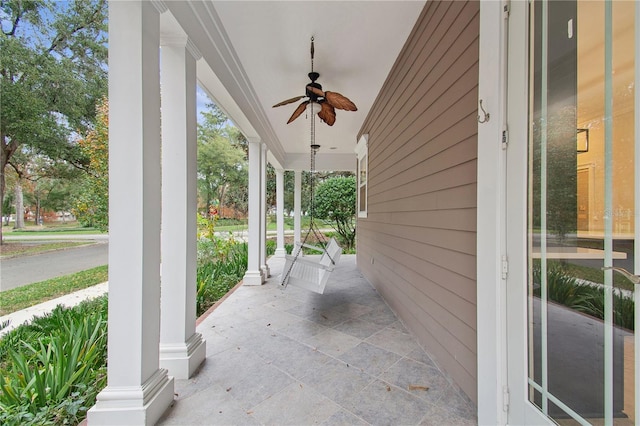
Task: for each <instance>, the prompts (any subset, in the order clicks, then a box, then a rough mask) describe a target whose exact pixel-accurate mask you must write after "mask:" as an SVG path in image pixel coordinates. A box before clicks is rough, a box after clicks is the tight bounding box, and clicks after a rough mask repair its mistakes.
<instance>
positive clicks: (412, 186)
mask: <svg viewBox="0 0 640 426" xmlns="http://www.w3.org/2000/svg"><path fill="white" fill-rule="evenodd" d="M477 170H478V164H477V160H471V161H467V162H466V163H462V164H458V165H456V166H453V167H451V168H449V169H446V170H441V171H438V172H436V173H434V174H430V175H427V176H424V177H421V178H417V176H416V175H415V173H417V174H418V175H419V174H420V171H419V170H411V171H407V172H406V174H402V175H400V176H398V177H397V179H398V180H399V181H400V182H402V183H401V184H399V185H395V184H393V182H390V183H387V182H385V185H384V186H382V185H380V186H381V188H379V187H372V188H370V189H369V198H368V209H369V212H371V213H376V212H377V209H376V203H377V202H379V201H380V200H381V197H389V198H391V199H397V198H400V197H409V196H412V195H415V193H416V191H420V192H434V191H444V190H447V189H451V188H456V187H459V186H463V185H470V184H475V183H476V182H477ZM392 197H393V198H392ZM473 203H474V205H475V204H476V202H475V198H474V199H473Z"/></svg>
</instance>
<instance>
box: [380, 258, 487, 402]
mask: <svg viewBox="0 0 640 426" xmlns="http://www.w3.org/2000/svg"><path fill="white" fill-rule="evenodd" d="M376 272H377V273H378V274H380V276H381V278H382V279H384V280H388V279H389V278H390V277H392V276H393V272H392V271H389V270H387V269H378V270H377V271H376ZM394 279H397V278H394ZM401 288H402V291H398V289H397V288H396V287H395V286H393V287H383V288H381V289H380V290H379V291H380V294H381V295H382V296H383V297H384V298H385V300H387V301H388V303H389V305H390V306H391V308H392V309H393V310H394V312H398V311H400V310H406V311H407V312H409V314H408V315H406V316H405V318H406V319H405V324H406V325H407V326H409V327H410V328H411V329H413V328H416V329H418V330H420V334H427V335H428V336H429V340H428V341H430V342H439V343H440V345H441V349H440V350H436V351H434V349H437V345H436V344H432V345H431V346H428V350H429V352H430V353H433V352H435V354H436V358H437V361H438V364H439V365H440V366H441V367H443V368H444V369H445V371H447V372H448V373H449V374H451V375H452V377H453V378H454V380H455V381H456V383H457V384H458V385H459V386H460V387H461V388H462V389H463V390H464V391H465V392H466V393H467V394H468V395H470V396H472V395H474V394H475V386H476V385H475V377H476V374H477V373H476V356H477V354H476V353H475V352H473V351H471V350H470V349H469V348H468V347H467V346H465V345H464V344H463V343H462V342H461V341H460V340H458V339H457V338H456V336H455V335H454V334H453V333H452V332H451V329H449V328H447V326H446V325H444V324H441V323H440V322H438V320H439V318H436V317H435V316H432V315H430V314H429V313H428V311H422V312H423V313H422V315H416V314H415V313H416V312H418V309H420V307H421V305H423V304H424V301H422V300H419V301H416V299H415V298H414V297H412V296H411V293H409V294H408V293H406V292H405V291H404V290H405V289H407V288H410V287H406V286H402V287H401ZM411 308H413V309H411ZM424 312H427V313H424ZM443 342H445V343H446V344H442V343H443ZM452 372H455V374H452Z"/></svg>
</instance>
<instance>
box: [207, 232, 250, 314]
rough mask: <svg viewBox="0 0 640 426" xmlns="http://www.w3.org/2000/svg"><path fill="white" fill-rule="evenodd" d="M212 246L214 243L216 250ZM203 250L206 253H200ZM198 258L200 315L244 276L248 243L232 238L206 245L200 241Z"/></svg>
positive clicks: (209, 242)
mask: <svg viewBox="0 0 640 426" xmlns="http://www.w3.org/2000/svg"><path fill="white" fill-rule="evenodd" d="M207 241H208V242H207ZM212 246H215V249H214V250H212ZM201 249H202V250H205V251H206V253H201ZM198 259H199V260H198V269H197V271H196V281H197V293H196V314H197V315H198V316H200V315H202V314H203V313H204V312H206V310H207V309H209V307H211V305H213V304H214V303H215V302H216V301H218V300H220V299H221V298H222V297H223V296H224V295H225V294H227V292H228V291H229V290H231V289H232V288H233V287H234V286H235V285H236V284H237V283H238V282H239V281H240V280H241V279H242V277H243V276H244V273H245V272H246V270H247V260H248V250H247V244H246V243H237V242H235V241H233V240H224V241H222V242H217V241H216V242H211V241H210V240H206V241H205V242H204V244H198Z"/></svg>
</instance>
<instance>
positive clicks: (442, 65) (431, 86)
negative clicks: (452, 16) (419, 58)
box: [374, 27, 478, 138]
mask: <svg viewBox="0 0 640 426" xmlns="http://www.w3.org/2000/svg"><path fill="white" fill-rule="evenodd" d="M448 30H449V33H448V35H449V36H450V38H455V41H454V42H453V43H451V44H448V43H445V44H441V45H439V46H438V48H437V50H436V52H439V53H441V54H442V57H441V58H434V54H435V53H436V52H431V53H430V58H433V59H432V61H431V62H428V63H426V64H425V66H424V67H423V70H426V71H427V72H426V76H425V78H424V79H423V80H422V81H419V82H416V83H417V84H416V85H410V86H409V87H408V88H407V90H406V92H407V93H408V94H410V96H409V97H408V98H407V99H406V100H404V101H403V102H402V104H400V105H397V107H396V108H395V109H394V108H390V110H389V111H388V114H389V115H390V116H391V115H392V116H393V118H394V119H393V120H390V121H388V123H393V125H392V126H391V125H388V126H387V127H386V128H381V129H374V130H376V132H377V133H379V134H380V137H382V138H387V137H388V136H389V135H390V134H392V133H393V130H394V129H396V128H400V129H404V128H406V127H407V125H408V123H410V122H411V120H412V119H415V112H416V111H415V110H416V107H417V106H419V105H420V104H422V103H423V101H424V100H425V99H430V100H432V101H435V100H440V99H441V98H442V97H443V94H444V93H445V92H446V93H447V97H445V99H446V98H448V97H449V95H450V94H449V91H450V86H451V85H452V82H455V81H458V80H459V79H460V78H461V77H462V75H463V73H464V72H465V71H466V70H468V69H469V68H470V67H471V66H472V65H473V64H474V62H477V61H478V55H477V53H476V54H474V53H475V52H477V48H478V47H477V46H478V37H477V35H476V36H473V33H471V32H462V33H459V32H457V31H456V30H455V29H452V27H449V29H448ZM427 106H430V105H429V104H427Z"/></svg>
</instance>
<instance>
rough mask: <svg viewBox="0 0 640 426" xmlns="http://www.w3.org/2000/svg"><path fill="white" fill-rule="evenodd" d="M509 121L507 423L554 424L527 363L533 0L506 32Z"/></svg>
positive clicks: (519, 7) (516, 12) (514, 7)
mask: <svg viewBox="0 0 640 426" xmlns="http://www.w3.org/2000/svg"><path fill="white" fill-rule="evenodd" d="M507 62H508V66H507V69H508V72H507V78H508V88H507V104H508V109H507V111H508V112H507V118H506V119H507V123H508V126H509V140H510V143H509V149H508V150H507V171H506V188H507V189H506V198H507V215H506V217H507V220H506V224H505V225H506V229H505V231H506V234H507V242H506V245H507V253H508V254H509V259H510V262H509V275H508V277H507V294H506V299H505V300H506V312H507V318H508V319H509V321H508V325H507V336H506V341H507V346H506V350H507V356H506V358H507V365H508V367H507V368H508V370H507V383H508V388H509V392H510V407H509V414H508V423H510V424H522V425H524V424H553V422H552V421H551V420H550V419H549V418H547V417H546V416H545V415H544V414H543V413H542V412H541V411H540V410H539V409H538V408H536V407H535V406H534V405H533V404H532V403H531V402H530V401H529V384H528V366H527V359H528V357H527V348H528V344H527V336H528V335H529V333H528V327H527V324H528V322H527V317H528V315H527V310H528V305H527V281H528V277H527V275H528V274H527V244H528V241H527V205H528V200H527V198H528V187H527V171H528V170H529V164H528V158H529V155H528V139H529V112H528V111H529V2H520V1H515V2H512V3H511V10H510V16H509V32H508V61H507Z"/></svg>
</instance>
